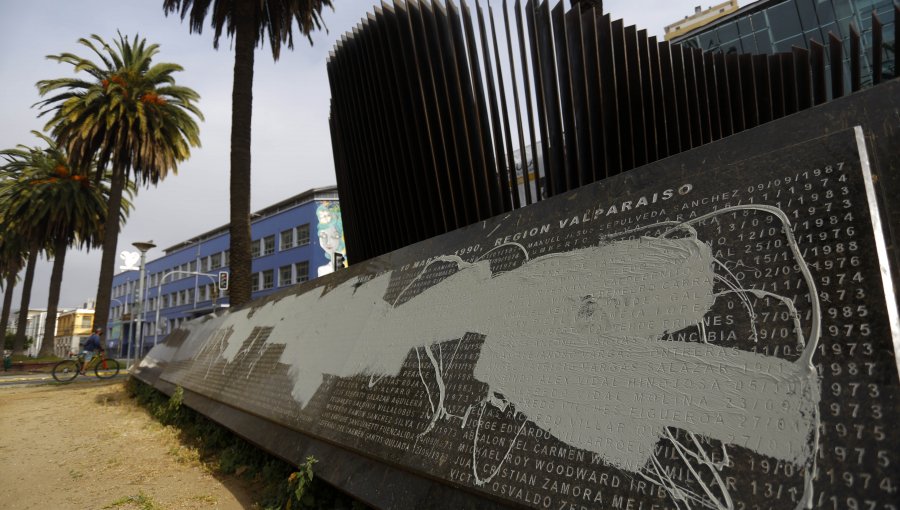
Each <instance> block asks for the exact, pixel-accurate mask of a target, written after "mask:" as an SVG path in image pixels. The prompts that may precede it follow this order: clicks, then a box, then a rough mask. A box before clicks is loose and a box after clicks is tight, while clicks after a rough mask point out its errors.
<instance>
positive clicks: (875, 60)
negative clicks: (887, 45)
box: [872, 9, 896, 85]
mask: <svg viewBox="0 0 900 510" xmlns="http://www.w3.org/2000/svg"><path fill="white" fill-rule="evenodd" d="M894 30H896V25H895V26H894ZM882 46H884V34H883V33H882V24H881V20H880V19H879V18H878V13H877V12H875V9H872V84H873V85H878V84H879V83H881V77H882V72H883V70H882V66H883V65H884V48H882Z"/></svg>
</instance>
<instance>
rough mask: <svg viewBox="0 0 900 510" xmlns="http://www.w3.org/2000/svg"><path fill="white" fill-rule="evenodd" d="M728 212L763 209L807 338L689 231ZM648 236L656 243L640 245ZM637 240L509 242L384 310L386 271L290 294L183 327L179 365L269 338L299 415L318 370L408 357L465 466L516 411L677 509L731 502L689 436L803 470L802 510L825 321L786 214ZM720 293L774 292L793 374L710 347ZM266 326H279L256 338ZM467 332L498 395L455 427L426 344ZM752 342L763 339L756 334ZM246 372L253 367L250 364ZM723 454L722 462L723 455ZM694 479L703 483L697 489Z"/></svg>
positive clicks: (385, 371) (259, 345) (373, 376)
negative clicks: (790, 260) (485, 435)
mask: <svg viewBox="0 0 900 510" xmlns="http://www.w3.org/2000/svg"><path fill="white" fill-rule="evenodd" d="M738 210H754V211H757V212H762V213H766V214H771V215H773V216H775V217H777V218H778V219H779V220H780V221H781V224H782V226H783V233H784V235H785V237H786V239H787V240H788V245H789V246H790V249H791V251H792V253H793V254H794V256H795V258H796V261H797V263H798V265H799V268H800V271H801V272H802V274H803V277H804V279H805V281H806V283H807V286H808V292H809V296H811V297H812V314H811V320H810V321H809V327H808V330H807V331H806V332H804V331H803V328H801V324H800V319H799V316H798V314H797V310H796V308H795V307H794V303H793V302H792V301H791V300H790V299H788V298H787V297H784V296H778V295H775V294H772V293H768V292H764V291H759V290H755V289H745V288H742V287H741V286H740V285H739V284H738V282H737V280H736V279H735V278H734V275H732V274H731V273H730V271H729V270H728V268H727V265H726V264H724V263H722V262H721V261H718V260H716V258H715V257H714V256H713V253H712V251H711V249H710V247H709V246H708V245H707V244H706V243H704V242H703V241H702V240H700V239H698V238H697V234H696V232H695V230H694V226H695V225H697V224H698V223H702V222H705V221H709V220H712V219H714V218H715V216H717V215H719V214H726V213H729V212H734V211H738ZM654 228H655V229H657V232H658V231H663V234H661V235H658V236H655V237H653V236H648V235H643V236H641V235H640V234H641V232H646V231H649V230H651V229H654ZM626 234H628V233H626ZM630 234H631V235H632V236H637V237H636V238H633V239H608V240H606V241H604V242H603V243H601V244H600V245H598V246H592V247H587V248H582V249H578V250H574V251H571V252H566V253H554V254H550V255H545V256H541V257H538V258H534V259H529V257H528V253H527V251H526V250H525V248H523V247H521V246H520V245H513V248H515V249H519V250H521V251H522V257H523V259H524V263H522V265H521V266H519V267H518V268H516V269H513V270H510V271H507V272H502V273H496V274H495V273H493V272H492V270H491V267H490V262H489V261H488V260H479V261H475V262H466V261H463V260H462V259H460V258H459V257H455V256H446V257H439V258H436V259H433V260H432V261H431V262H429V265H431V266H433V265H435V264H444V265H447V266H449V267H450V268H452V269H453V270H452V271H449V272H450V273H451V274H450V275H449V276H447V277H446V278H444V279H442V280H441V281H439V282H438V283H436V284H434V285H432V286H430V287H428V288H426V289H424V290H419V289H417V292H418V293H417V294H415V295H414V296H410V295H407V289H412V288H413V287H414V285H415V284H416V283H418V282H417V280H416V279H414V280H413V281H412V282H411V283H410V284H409V285H408V286H407V288H406V289H403V290H402V291H400V293H399V294H398V295H397V296H396V297H395V298H394V299H393V301H392V302H388V301H386V300H385V296H386V295H387V294H388V286H389V284H390V282H391V274H390V273H384V274H381V275H378V276H375V277H374V278H372V279H370V280H368V281H355V280H351V281H347V282H345V283H343V284H340V285H338V286H337V287H335V288H331V289H329V290H327V292H326V291H325V290H321V291H313V292H306V293H304V294H301V295H289V296H285V297H283V298H281V299H279V300H271V301H267V302H265V303H264V304H262V305H260V306H257V307H255V308H248V309H243V310H237V311H234V312H232V313H228V314H226V315H224V316H221V317H217V318H215V319H210V320H205V321H195V322H194V323H192V324H190V325H189V329H190V330H191V331H190V336H191V337H192V338H196V339H205V340H204V341H194V342H185V344H184V345H183V346H182V348H181V349H180V350H179V351H178V352H177V353H176V354H175V355H174V357H175V358H176V361H177V359H221V358H224V359H225V360H226V361H227V362H229V363H232V362H236V361H238V360H240V361H244V362H247V357H248V356H258V355H259V353H260V352H261V351H264V350H265V349H266V348H267V346H268V345H269V344H268V342H270V341H271V342H277V343H278V344H286V346H285V348H284V351H283V353H282V354H281V359H280V361H281V362H282V363H284V364H286V365H288V366H289V367H290V369H289V375H290V376H291V377H292V379H293V381H294V386H293V389H292V396H293V397H294V398H295V399H296V400H297V401H298V402H299V403H300V404H301V405H306V403H308V402H309V401H310V399H311V398H312V397H313V395H314V394H315V393H316V391H317V390H318V388H319V386H320V384H321V383H322V379H323V376H326V375H336V376H341V377H349V376H355V375H367V376H369V378H370V386H375V385H377V384H378V382H379V380H380V379H381V378H383V377H386V376H396V375H398V374H399V373H400V370H401V368H402V365H403V362H404V359H405V358H406V357H407V355H408V354H409V353H410V352H411V351H415V353H416V355H417V356H418V357H419V361H420V369H419V370H420V374H421V373H422V371H425V372H427V373H428V374H429V377H433V378H434V380H436V382H437V387H438V390H437V393H436V394H432V393H431V392H430V391H429V390H428V386H427V385H425V384H424V377H423V386H424V389H423V391H429V395H428V397H429V402H430V403H431V413H432V418H431V422H430V424H429V425H428V427H427V428H426V429H425V431H423V432H422V433H421V434H422V435H425V434H428V433H429V432H430V431H431V430H432V428H433V427H434V425H435V423H437V422H438V421H441V420H445V421H450V422H453V423H456V424H459V425H460V426H462V427H465V426H466V424H467V423H469V420H477V423H476V434H475V438H474V442H475V445H474V446H475V448H474V449H473V460H474V458H475V456H476V453H475V452H477V450H478V448H479V443H478V441H479V439H478V430H479V428H480V425H481V416H482V415H483V413H484V409H485V407H486V406H488V405H491V406H496V407H498V408H501V409H506V408H508V406H512V408H513V409H514V411H515V413H516V416H517V417H518V419H519V420H521V422H522V427H524V424H525V422H526V421H532V422H533V423H535V424H536V425H538V426H540V427H541V428H542V429H544V430H546V431H548V433H549V434H551V435H552V436H554V437H556V438H558V439H559V440H561V441H563V442H565V443H567V444H569V445H571V446H573V447H577V448H580V449H584V450H588V451H591V452H594V453H595V454H597V455H599V456H600V457H601V458H602V459H603V460H604V461H605V462H606V463H608V464H609V465H611V466H615V467H617V468H620V469H624V470H627V471H630V472H633V473H638V474H639V475H640V476H641V477H643V478H644V479H645V480H647V481H649V482H651V483H653V484H656V485H659V486H660V487H662V488H663V489H664V490H665V491H667V492H668V494H669V495H670V497H671V498H672V500H673V501H674V502H676V504H677V505H678V506H679V507H684V508H691V507H693V506H695V505H697V504H699V505H700V506H712V507H716V508H732V507H733V501H732V499H731V495H730V494H729V493H728V489H727V487H726V484H725V483H723V481H722V478H721V477H720V474H719V472H720V470H721V468H722V465H723V463H722V462H721V461H720V462H718V463H717V462H713V461H712V460H711V458H712V456H711V455H709V453H708V452H707V451H706V449H705V448H708V446H703V445H701V442H700V441H699V440H698V436H702V437H706V438H712V439H716V440H718V441H720V442H721V443H722V444H723V445H738V446H741V447H744V448H747V449H749V450H752V451H755V452H757V453H759V454H762V455H765V456H768V457H771V458H774V459H778V460H781V461H785V462H790V463H793V464H795V465H797V466H799V467H801V468H803V469H804V473H805V475H804V476H805V480H806V486H805V490H804V495H803V498H801V501H800V503H799V504H798V506H797V508H802V507H808V506H809V505H811V503H812V478H813V476H814V471H815V455H816V449H817V447H818V435H817V434H818V425H819V417H818V404H819V401H820V389H819V379H818V374H817V373H816V371H815V369H814V368H813V365H812V355H813V353H814V351H815V348H816V344H817V342H818V338H819V327H820V326H819V323H820V320H821V315H820V311H819V305H818V301H817V298H816V296H817V293H816V291H815V286H814V283H813V280H812V277H811V275H810V272H809V269H808V268H807V267H806V264H805V262H804V261H803V258H802V257H801V255H800V252H799V250H798V249H797V244H796V242H795V240H794V238H793V235H792V233H791V230H790V224H789V221H788V218H787V217H786V216H785V215H784V213H783V212H782V211H781V210H779V209H777V208H774V207H770V206H762V205H748V206H737V207H731V208H725V209H722V210H720V211H718V212H716V213H712V214H709V215H706V216H702V217H700V218H696V219H694V220H691V221H689V222H683V223H675V222H669V223H659V224H655V225H649V226H647V227H642V228H641V229H639V230H638V231H633V232H630ZM428 267H429V266H428V265H426V266H424V268H423V269H422V273H420V275H421V274H424V273H425V271H426V269H427V268H428ZM410 294H412V292H410ZM723 296H730V297H733V296H738V297H739V298H740V302H741V303H742V304H743V307H744V312H745V313H746V315H747V317H748V318H749V320H750V323H751V325H752V324H753V323H754V320H755V319H754V317H755V311H754V309H753V306H752V304H751V301H752V300H751V299H750V297H756V298H764V297H770V298H774V299H775V301H776V302H778V303H779V304H780V306H784V307H785V308H786V309H787V310H788V311H789V312H790V315H791V317H792V318H793V321H794V325H795V327H794V333H795V335H796V338H795V341H796V344H797V346H798V351H799V350H802V354H801V356H800V357H799V359H797V360H796V361H793V362H792V361H788V360H785V359H781V358H777V357H774V356H767V355H764V354H759V353H753V352H749V351H743V350H738V349H734V348H730V347H728V348H726V347H722V346H720V345H716V343H715V342H711V341H709V339H708V338H707V336H706V333H705V327H704V316H705V315H706V314H707V313H709V312H710V310H711V308H712V307H713V305H714V304H715V303H716V300H717V299H720V298H722V297H723ZM261 326H262V327H266V328H271V332H270V334H268V335H265V338H263V337H262V336H261V335H260V333H259V327H261ZM254 328H256V329H254ZM686 328H689V329H690V328H693V329H695V330H696V332H697V336H696V338H698V339H699V340H700V341H694V342H686V341H678V340H675V339H673V338H674V337H672V336H671V335H670V334H671V333H673V332H676V331H679V330H684V329H686ZM467 333H478V334H482V335H484V336H485V341H484V344H483V347H482V350H481V354H480V358H479V359H478V361H477V364H476V366H475V370H474V377H475V378H476V379H477V380H479V381H482V382H484V383H486V384H487V385H488V386H489V388H490V390H489V392H488V395H487V397H485V398H484V399H483V401H481V402H474V403H473V404H472V405H470V406H469V408H468V409H467V410H466V411H465V413H464V414H462V415H453V414H451V413H450V412H448V410H447V409H446V408H445V407H444V402H445V399H446V396H447V395H446V391H447V389H446V385H445V384H444V381H443V374H445V373H446V372H447V371H448V370H449V365H452V357H451V361H450V362H449V364H448V366H444V364H443V362H442V361H438V360H443V359H444V356H443V355H442V354H440V353H438V354H436V353H435V352H433V349H435V347H434V346H435V345H437V344H438V343H439V342H445V341H448V340H454V339H459V341H460V342H461V340H462V337H464V336H465V335H466V334H467ZM254 335H256V337H254ZM746 335H747V339H748V340H752V339H753V338H755V337H754V335H755V329H754V326H751V329H750V331H747V332H746ZM257 337H259V340H258V339H257ZM248 339H249V340H250V342H249V343H248V342H247V340H248ZM268 339H271V340H268ZM242 345H244V346H245V347H244V349H243V350H242V349H241V346H242ZM209 354H214V356H212V357H210V356H208V355H209ZM210 363H212V362H210ZM211 366H212V365H211V364H210V366H209V367H207V370H209V368H211ZM249 366H250V370H252V369H253V366H254V364H253V363H252V360H251V361H250V365H249ZM548 375H552V377H548ZM248 376H249V374H248ZM674 429H681V430H683V431H685V432H686V438H687V440H685V441H679V440H677V439H676V437H675V435H674V434H673V430H674ZM521 430H522V428H520V429H519V431H521ZM662 438H667V439H669V440H670V441H671V442H672V443H673V445H674V447H675V449H676V451H677V452H678V454H679V455H680V456H681V458H682V460H683V462H684V464H685V465H686V466H687V467H688V469H690V470H691V471H692V472H693V474H694V476H695V478H696V481H697V482H698V483H699V485H700V487H701V490H702V494H700V493H694V492H691V491H689V490H688V489H686V488H684V487H682V486H680V485H679V484H678V483H677V482H676V481H674V480H672V479H671V478H670V477H669V476H668V475H667V474H666V472H665V470H664V469H663V468H662V466H661V464H660V462H659V461H658V460H657V459H656V458H655V457H654V446H655V445H656V443H657V442H658V441H659V440H660V439H662ZM725 448H726V447H725V446H723V449H725ZM723 454H724V455H723V456H724V458H725V459H727V457H728V453H727V450H726V451H724V452H723ZM472 466H473V474H474V480H475V483H476V484H477V485H483V484H485V483H486V482H488V481H490V480H491V479H492V478H493V477H494V476H495V475H496V474H497V472H498V471H499V470H500V467H501V466H502V462H501V464H500V465H498V466H496V470H495V471H494V472H492V473H481V472H479V471H478V469H477V463H476V462H474V461H473V463H472ZM698 470H704V471H705V472H706V473H707V476H704V477H702V478H706V479H712V482H711V483H709V484H707V483H705V482H703V480H702V479H701V476H700V475H699V474H698V473H697V471H698Z"/></svg>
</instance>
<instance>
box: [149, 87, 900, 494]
mask: <svg viewBox="0 0 900 510" xmlns="http://www.w3.org/2000/svg"><path fill="white" fill-rule="evenodd" d="M898 89H900V84H898V83H897V82H893V83H890V84H887V85H885V86H883V87H882V88H880V89H874V90H872V91H870V92H865V93H862V94H859V95H857V96H854V97H851V98H847V99H844V100H841V101H837V102H833V103H830V104H829V105H825V106H823V107H820V108H816V109H813V110H810V111H808V112H804V113H801V114H798V115H795V116H792V117H788V118H786V119H783V120H781V121H778V122H775V123H772V124H769V125H766V126H762V127H759V128H756V129H753V130H749V131H747V132H744V133H740V134H738V135H735V136H732V137H730V138H728V139H725V140H722V141H719V142H715V143H713V144H710V145H707V146H704V147H701V148H699V149H695V150H693V151H689V152H686V153H683V154H680V155H678V156H676V157H672V158H668V159H665V160H662V161H658V162H655V163H652V164H649V165H646V166H644V167H641V168H638V169H635V170H634V171H630V172H626V173H623V174H621V175H618V176H615V177H612V178H609V179H606V180H603V181H599V182H596V183H594V184H590V185H588V186H584V187H581V188H579V189H576V190H573V191H570V192H567V193H563V194H560V195H558V196H556V197H553V198H551V199H548V200H545V201H542V202H540V203H538V204H534V205H533V206H531V207H527V208H524V209H521V210H517V211H514V212H512V213H509V214H504V215H500V216H496V217H493V218H491V219H489V220H486V221H483V222H480V223H478V224H475V225H471V226H469V227H465V228H462V229H459V230H456V231H453V232H449V233H447V234H444V235H441V236H439V237H436V238H434V239H431V240H428V241H425V242H420V243H417V244H414V245H411V246H409V247H407V248H404V249H402V250H398V251H394V252H391V253H388V254H386V255H383V256H380V257H377V258H374V259H372V260H370V261H368V262H366V263H363V264H356V265H354V266H352V267H351V268H349V269H347V270H344V271H340V272H338V273H335V274H333V275H329V276H327V277H324V278H320V279H318V280H315V281H312V282H307V283H304V284H302V285H298V286H296V287H294V288H291V289H287V290H285V291H282V292H280V293H277V294H274V295H272V296H270V297H268V298H265V299H263V300H260V301H256V302H253V303H252V304H250V305H248V306H246V307H243V308H239V309H234V310H230V311H228V312H227V313H225V314H224V315H220V316H217V317H206V318H201V319H197V320H195V321H192V322H190V323H188V324H187V325H186V327H185V329H183V330H180V331H177V332H175V333H173V334H172V335H171V336H170V337H169V338H168V339H167V341H166V342H165V343H164V344H161V345H159V346H157V347H156V348H155V349H154V350H153V351H151V353H150V354H149V355H148V356H147V357H146V358H145V359H144V360H143V361H142V363H141V366H140V369H139V371H138V373H137V376H138V377H139V378H141V379H143V380H145V381H147V382H150V383H152V384H154V385H155V386H156V387H158V388H160V389H162V390H164V391H171V390H172V389H174V388H175V387H176V386H181V387H183V388H184V389H185V402H186V403H187V404H188V405H190V406H192V407H194V408H196V409H198V410H200V411H201V412H203V413H204V414H207V415H208V416H210V417H212V418H213V419H215V420H217V421H220V422H221V423H223V424H225V425H227V426H229V427H231V428H232V429H234V430H235V431H237V432H238V433H239V434H241V435H243V436H245V437H247V438H248V439H250V440H251V441H254V442H256V443H258V444H260V445H261V446H263V447H264V448H266V449H268V450H269V451H271V452H273V453H275V454H277V455H280V456H282V457H284V458H286V459H288V460H291V461H294V462H298V463H299V462H301V461H302V459H303V458H305V456H306V455H310V454H312V455H315V456H316V457H318V458H319V459H320V463H319V464H317V468H318V474H319V475H320V476H322V477H324V478H325V479H327V480H328V481H329V482H331V483H333V484H335V485H337V486H338V487H340V488H342V489H343V490H346V491H348V492H349V493H351V494H353V495H354V496H356V497H358V498H360V499H362V500H364V501H366V502H369V503H370V504H372V505H374V506H376V507H381V508H490V507H504V506H512V507H527V508H571V509H581V508H623V509H624V508H643V509H650V508H658V509H684V508H745V509H752V508H761V509H762V508H772V509H781V508H787V509H795V508H796V509H800V508H807V507H811V508H829V509H834V510H839V509H846V508H877V509H891V508H895V507H896V501H897V500H898V493H897V487H898V486H900V479H898V478H900V476H898V475H900V469H898V462H900V458H898V440H900V432H898V430H897V427H896V426H895V424H896V422H897V419H898V406H897V397H898V390H900V388H898V382H900V381H898V362H897V360H898V358H897V347H898V345H900V321H898V317H897V303H896V297H895V288H894V285H893V283H892V282H896V281H897V272H896V268H897V253H896V250H895V246H896V242H895V239H896V237H895V232H896V228H897V226H898V222H897V217H896V209H895V208H892V203H891V200H892V197H893V196H895V195H896V193H897V192H898V191H900V186H898V185H897V179H898V177H897V175H898V174H897V170H898V168H900V155H898V152H897V150H896V148H897V147H900V118H898V114H897V111H900V108H898V104H897V101H898V99H897V98H898V97H900V94H898ZM884 92H887V95H884ZM842 101H843V103H842Z"/></svg>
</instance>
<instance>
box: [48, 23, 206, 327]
mask: <svg viewBox="0 0 900 510" xmlns="http://www.w3.org/2000/svg"><path fill="white" fill-rule="evenodd" d="M78 42H79V43H80V44H82V45H83V46H86V47H87V48H88V49H90V50H91V51H92V52H93V53H94V55H95V56H96V57H97V58H99V60H100V61H99V63H95V62H93V61H92V60H89V59H87V58H82V57H79V56H77V55H74V54H72V53H62V54H59V55H49V56H48V57H47V58H49V59H51V60H55V61H57V62H60V63H65V64H70V65H71V66H72V67H73V68H74V70H75V72H81V73H86V74H87V75H88V77H87V79H82V78H59V79H55V80H43V81H40V82H38V84H37V85H38V91H39V92H40V94H41V96H46V95H47V94H50V93H54V94H56V95H53V96H52V97H49V98H47V99H45V100H43V101H41V102H40V103H38V104H39V105H40V106H41V107H42V108H43V110H42V111H41V115H45V114H48V113H49V114H51V118H50V120H49V121H48V122H47V125H46V129H47V130H48V131H49V132H50V133H51V134H52V136H53V138H55V139H56V141H57V143H58V144H59V146H60V147H62V148H64V149H65V150H66V151H67V152H68V155H69V161H70V163H71V164H72V165H73V166H74V167H78V168H85V167H87V166H88V165H89V164H90V163H91V161H93V160H94V159H95V158H96V161H97V170H96V174H95V179H94V180H95V181H99V180H100V179H101V178H102V176H103V175H104V174H105V172H106V171H107V168H108V167H109V169H110V170H111V176H110V194H109V208H108V209H109V211H110V214H108V215H107V217H106V224H105V226H104V238H103V256H102V259H101V266H100V278H99V282H98V285H97V299H96V304H95V306H96V311H95V316H94V323H95V324H97V325H99V326H101V327H102V326H104V325H105V324H106V323H107V320H108V318H109V303H110V297H111V295H110V294H111V291H112V278H113V272H114V270H115V260H116V243H117V241H118V237H119V221H118V218H119V214H118V213H114V211H116V212H118V211H120V209H121V204H122V191H123V190H124V189H125V186H126V183H127V182H128V181H129V180H130V179H133V180H134V181H135V182H140V183H142V184H144V185H148V184H154V185H155V184H156V183H157V182H158V181H159V180H160V179H164V178H165V177H166V176H167V175H168V173H169V172H170V171H171V172H173V173H174V172H177V168H178V163H179V162H182V161H184V160H186V159H187V158H188V157H190V148H191V147H199V146H200V136H199V128H198V127H197V123H196V121H195V120H194V117H197V118H198V119H201V120H202V119H203V114H201V113H200V110H199V109H197V107H196V106H195V102H196V101H197V100H199V98H200V96H199V95H198V94H197V93H196V92H194V91H193V90H191V89H189V88H187V87H181V86H177V85H175V78H174V77H173V76H172V75H173V74H174V73H175V72H178V71H182V70H183V69H182V67H181V66H179V65H177V64H170V63H158V64H154V63H153V57H154V56H155V55H156V54H157V53H158V52H159V46H158V45H156V44H149V45H148V44H147V42H146V40H145V39H142V38H140V37H139V36H135V37H134V40H132V41H129V40H128V38H127V37H123V36H122V34H119V36H118V39H117V40H115V41H114V42H113V44H114V46H110V45H109V44H107V43H106V42H105V41H104V40H103V39H102V38H100V37H99V36H97V35H92V36H91V37H90V39H79V40H78ZM95 43H96V45H95ZM192 115H193V116H192Z"/></svg>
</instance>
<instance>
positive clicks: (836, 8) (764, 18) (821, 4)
mask: <svg viewBox="0 0 900 510" xmlns="http://www.w3.org/2000/svg"><path fill="white" fill-rule="evenodd" d="M893 10H894V6H893V3H892V1H891V0H761V1H758V2H754V3H752V4H749V5H747V6H745V7H743V8H741V9H738V10H737V11H735V12H733V13H732V14H729V15H727V16H724V17H722V18H719V19H717V20H715V21H714V22H712V23H709V24H706V25H704V26H702V27H700V28H698V29H696V30H694V31H692V32H690V33H685V34H682V35H679V36H677V37H674V38H673V39H672V42H674V43H682V44H685V45H687V46H691V47H697V48H702V49H703V50H707V51H710V50H713V51H714V50H721V51H723V52H725V53H756V54H760V53H765V54H774V53H784V52H790V51H792V48H794V47H798V48H804V49H809V48H810V41H817V42H818V43H820V44H824V45H825V50H826V52H828V51H829V48H828V43H829V39H828V34H829V33H832V34H834V35H835V36H837V37H839V38H840V39H841V43H842V45H843V55H844V61H843V65H844V68H845V72H844V80H845V82H846V83H845V84H844V88H845V90H850V71H849V69H850V57H849V55H850V49H851V48H850V25H851V24H853V26H855V27H856V28H857V30H858V31H859V33H860V36H861V40H860V42H861V46H862V47H861V51H860V53H861V55H860V58H861V60H862V62H861V64H862V70H861V78H862V85H863V86H864V87H865V86H869V85H871V84H872V50H873V48H872V12H873V11H874V12H875V13H876V14H877V15H878V17H879V19H880V20H881V21H882V22H883V23H884V28H883V34H884V44H883V46H884V47H883V48H882V54H883V55H884V62H883V64H882V71H883V73H884V78H885V79H888V78H891V77H893V76H896V67H895V66H896V56H895V54H894V51H895V50H894V48H895V43H894V41H895V23H894V14H893ZM825 62H826V69H828V68H830V63H829V62H830V59H829V58H826V59H825ZM826 87H828V93H829V95H830V94H831V83H830V82H828V83H826Z"/></svg>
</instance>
